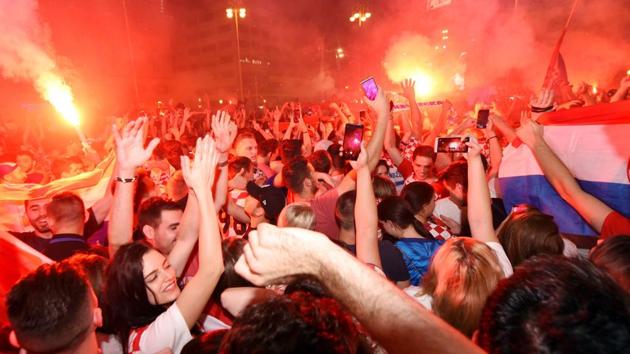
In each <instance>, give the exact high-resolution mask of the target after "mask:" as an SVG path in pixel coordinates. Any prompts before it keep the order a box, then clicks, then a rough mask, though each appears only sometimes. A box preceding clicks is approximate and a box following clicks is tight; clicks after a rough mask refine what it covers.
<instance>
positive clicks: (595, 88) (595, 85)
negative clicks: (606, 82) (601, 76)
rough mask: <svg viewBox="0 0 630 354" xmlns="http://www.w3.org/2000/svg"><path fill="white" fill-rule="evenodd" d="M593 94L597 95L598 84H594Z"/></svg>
mask: <svg viewBox="0 0 630 354" xmlns="http://www.w3.org/2000/svg"><path fill="white" fill-rule="evenodd" d="M593 94H597V84H593Z"/></svg>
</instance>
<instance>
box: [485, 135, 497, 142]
mask: <svg viewBox="0 0 630 354" xmlns="http://www.w3.org/2000/svg"><path fill="white" fill-rule="evenodd" d="M490 139H498V138H497V136H496V135H495V136H491V137H489V138H486V141H490Z"/></svg>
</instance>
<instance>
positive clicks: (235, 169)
mask: <svg viewBox="0 0 630 354" xmlns="http://www.w3.org/2000/svg"><path fill="white" fill-rule="evenodd" d="M252 167H253V163H252V160H250V159H248V158H247V157H243V156H239V157H236V158H234V159H233V160H231V161H230V163H229V164H228V178H230V179H232V178H234V176H236V174H238V173H240V172H245V173H247V172H250V171H251V170H252Z"/></svg>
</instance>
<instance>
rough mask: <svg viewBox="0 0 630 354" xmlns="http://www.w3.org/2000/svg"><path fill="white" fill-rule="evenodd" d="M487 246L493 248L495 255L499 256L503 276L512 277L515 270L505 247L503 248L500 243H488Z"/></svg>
mask: <svg viewBox="0 0 630 354" xmlns="http://www.w3.org/2000/svg"><path fill="white" fill-rule="evenodd" d="M486 245H488V247H490V248H492V250H493V251H494V254H496V255H497V258H498V259H499V266H500V267H501V270H502V271H503V275H504V276H505V277H506V278H507V277H509V276H511V275H512V273H514V269H513V268H512V263H511V262H510V259H509V258H508V256H507V254H506V253H505V250H504V249H503V246H501V244H500V243H498V242H486Z"/></svg>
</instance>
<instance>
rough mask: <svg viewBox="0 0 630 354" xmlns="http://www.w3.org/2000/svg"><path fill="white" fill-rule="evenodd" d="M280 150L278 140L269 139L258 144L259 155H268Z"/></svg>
mask: <svg viewBox="0 0 630 354" xmlns="http://www.w3.org/2000/svg"><path fill="white" fill-rule="evenodd" d="M276 151H278V140H276V139H267V140H265V141H263V142H262V143H261V144H260V145H259V146H258V156H267V155H269V154H272V155H273V153H274V152H276Z"/></svg>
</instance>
